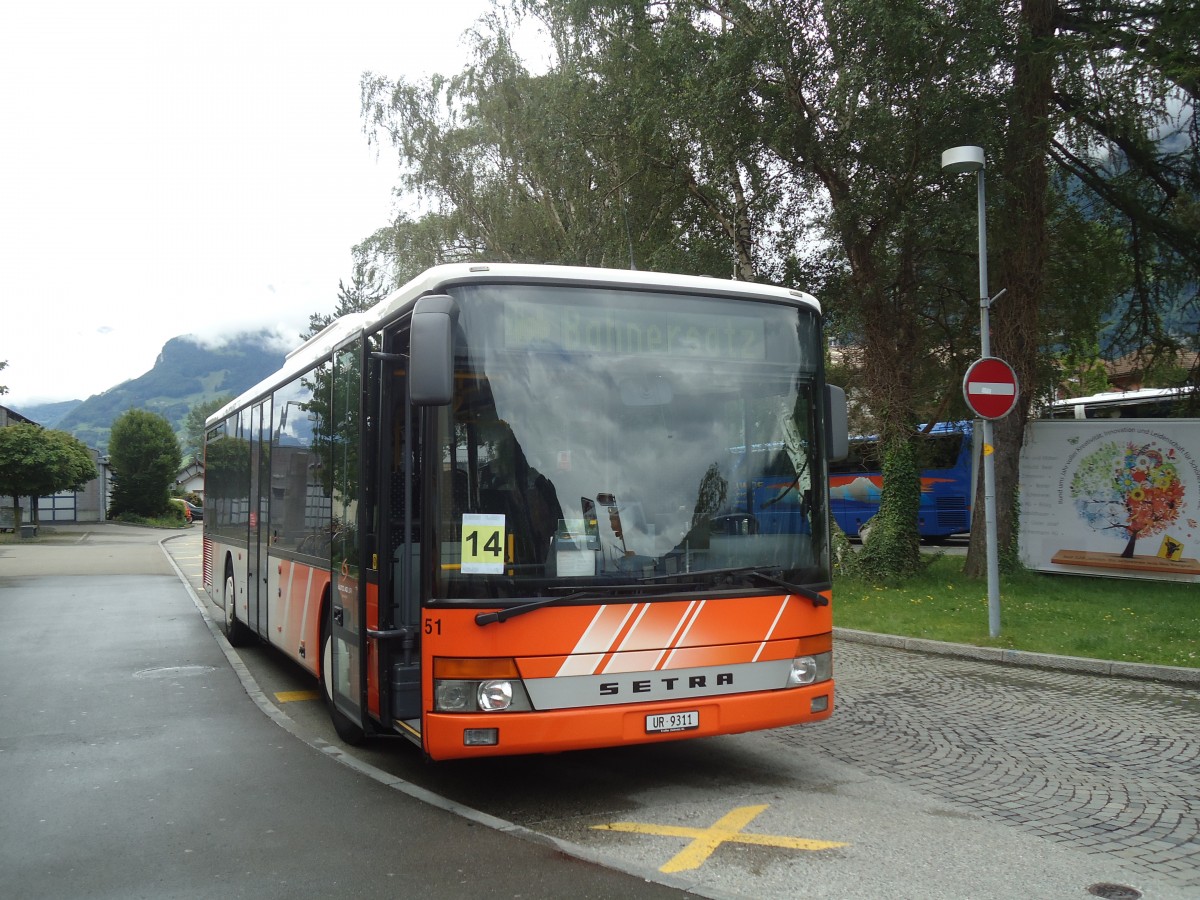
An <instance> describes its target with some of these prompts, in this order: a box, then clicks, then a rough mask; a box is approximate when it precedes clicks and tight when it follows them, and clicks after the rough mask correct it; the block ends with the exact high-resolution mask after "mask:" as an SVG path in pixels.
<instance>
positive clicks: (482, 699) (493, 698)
mask: <svg viewBox="0 0 1200 900" xmlns="http://www.w3.org/2000/svg"><path fill="white" fill-rule="evenodd" d="M477 699H478V702H479V708H480V709H482V710H484V711H486V712H500V711H501V710H505V709H508V708H509V707H510V706H512V701H513V686H512V682H511V681H485V682H483V683H482V684H481V685H479V693H478V695H477Z"/></svg>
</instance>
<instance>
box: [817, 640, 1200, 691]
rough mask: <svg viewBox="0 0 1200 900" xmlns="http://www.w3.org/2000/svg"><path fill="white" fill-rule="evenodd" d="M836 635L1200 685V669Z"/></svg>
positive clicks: (969, 656) (915, 648) (1048, 666)
mask: <svg viewBox="0 0 1200 900" xmlns="http://www.w3.org/2000/svg"><path fill="white" fill-rule="evenodd" d="M833 636H834V637H835V638H837V639H838V640H842V641H849V642H851V643H856V644H870V645H873V646H876V647H891V648H893V649H896V650H911V651H913V652H915V653H932V654H935V655H937V656H953V657H958V658H960V659H974V660H980V661H982V662H993V663H1001V664H1004V665H1011V666H1024V667H1028V668H1036V669H1056V670H1059V671H1064V672H1078V673H1080V674H1083V675H1108V676H1113V677H1119V678H1139V679H1143V680H1146V681H1166V682H1171V683H1173V684H1194V685H1200V669H1188V668H1184V667H1182V666H1157V665H1149V664H1146V663H1131V662H1118V661H1111V660H1104V659H1087V658H1085V657H1080V656H1056V655H1055V654H1053V653H1032V652H1030V651H1028V650H1006V649H1004V648H1003V647H976V646H974V645H973V644H950V643H947V642H945V641H931V640H928V639H926V638H910V637H902V636H900V635H895V634H876V633H875V632H871V631H857V630H855V629H853V628H834V629H833Z"/></svg>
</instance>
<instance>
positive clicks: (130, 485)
mask: <svg viewBox="0 0 1200 900" xmlns="http://www.w3.org/2000/svg"><path fill="white" fill-rule="evenodd" d="M108 458H109V463H110V465H111V466H112V471H113V492H112V503H111V505H110V507H109V514H110V515H112V516H119V515H121V514H123V513H132V514H134V515H137V516H144V517H147V518H154V517H156V516H160V515H162V514H163V513H164V512H165V511H166V510H167V505H168V503H170V497H171V485H172V484H173V483H174V481H175V476H176V475H177V474H178V472H179V465H180V463H181V461H182V458H183V455H182V453H181V452H180V449H179V441H178V439H177V438H176V437H175V432H174V431H173V430H172V428H171V423H170V422H168V421H167V420H166V419H165V418H163V417H162V416H160V415H157V414H156V413H151V412H146V411H145V410H141V409H131V410H128V411H126V412H124V413H122V414H121V415H120V416H119V417H118V418H117V420H116V421H115V422H113V425H112V434H111V437H110V438H109V443H108Z"/></svg>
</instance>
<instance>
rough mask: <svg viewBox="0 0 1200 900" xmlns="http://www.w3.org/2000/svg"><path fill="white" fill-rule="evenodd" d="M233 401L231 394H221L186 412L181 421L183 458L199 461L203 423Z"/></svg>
mask: <svg viewBox="0 0 1200 900" xmlns="http://www.w3.org/2000/svg"><path fill="white" fill-rule="evenodd" d="M232 399H233V395H232V394H222V395H221V396H220V397H214V398H213V399H211V400H202V401H200V402H199V403H197V404H195V405H194V406H193V407H192V408H191V409H189V410H188V414H187V416H186V417H185V418H184V420H183V448H182V450H183V455H184V458H190V459H196V460H198V459H200V458H201V456H202V455H203V453H204V423H205V422H206V421H207V420H208V417H209V416H211V415H212V414H213V413H215V412H216V411H217V410H218V409H220V408H221V407H222V406H224V405H225V404H226V403H228V402H229V401H230V400H232Z"/></svg>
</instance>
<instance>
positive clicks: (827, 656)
mask: <svg viewBox="0 0 1200 900" xmlns="http://www.w3.org/2000/svg"><path fill="white" fill-rule="evenodd" d="M832 677H833V654H832V653H815V654H813V655H812V656H797V657H796V658H795V659H793V660H792V671H791V672H790V673H788V686H789V687H798V686H800V685H804V684H816V683H817V682H819V681H828V680H829V679H830V678H832Z"/></svg>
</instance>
